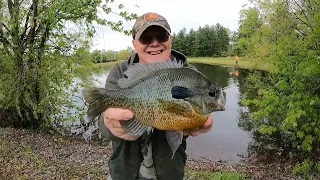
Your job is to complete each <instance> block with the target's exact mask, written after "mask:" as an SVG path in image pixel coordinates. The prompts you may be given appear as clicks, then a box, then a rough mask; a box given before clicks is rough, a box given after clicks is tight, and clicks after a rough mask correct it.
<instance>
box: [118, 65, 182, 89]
mask: <svg viewBox="0 0 320 180" xmlns="http://www.w3.org/2000/svg"><path fill="white" fill-rule="evenodd" d="M181 67H183V62H182V61H180V62H177V60H176V59H174V60H170V59H169V60H168V61H166V62H155V63H151V64H140V63H136V64H133V65H131V66H129V67H128V69H127V70H126V71H125V72H124V75H126V76H127V78H121V79H119V80H118V85H119V86H120V88H126V87H129V86H130V85H132V84H134V83H135V82H136V81H137V80H139V79H141V78H143V77H147V76H148V75H150V74H151V73H153V72H155V71H158V70H161V69H168V68H181Z"/></svg>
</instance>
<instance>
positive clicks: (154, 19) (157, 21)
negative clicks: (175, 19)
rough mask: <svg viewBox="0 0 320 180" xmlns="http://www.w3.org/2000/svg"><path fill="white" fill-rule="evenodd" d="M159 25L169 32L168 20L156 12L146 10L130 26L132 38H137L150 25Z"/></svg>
mask: <svg viewBox="0 0 320 180" xmlns="http://www.w3.org/2000/svg"><path fill="white" fill-rule="evenodd" d="M154 25H156V26H160V27H162V28H164V29H165V30H166V31H167V32H168V33H169V34H171V28H170V25H169V23H168V21H167V20H166V19H165V18H164V17H163V16H161V15H159V14H157V13H152V12H148V13H145V14H143V15H142V16H140V17H139V18H138V19H137V21H136V22H135V24H134V26H133V28H132V38H133V39H139V38H140V36H141V34H142V33H143V32H144V31H145V30H146V29H147V28H148V27H150V26H154Z"/></svg>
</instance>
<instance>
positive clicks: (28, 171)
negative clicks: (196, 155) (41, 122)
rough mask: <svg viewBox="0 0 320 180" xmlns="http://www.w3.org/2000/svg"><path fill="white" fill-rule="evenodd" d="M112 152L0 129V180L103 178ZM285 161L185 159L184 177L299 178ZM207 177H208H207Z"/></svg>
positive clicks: (100, 144) (103, 144)
mask: <svg viewBox="0 0 320 180" xmlns="http://www.w3.org/2000/svg"><path fill="white" fill-rule="evenodd" d="M111 153H112V149H111V147H110V146H109V145H108V142H107V141H101V140H94V141H92V142H90V143H86V142H85V141H84V140H83V139H82V138H81V137H64V136H61V135H59V134H55V133H51V134H50V133H41V132H38V131H36V130H27V129H14V128H0V163H1V167H0V179H8V178H9V179H16V178H23V177H25V178H26V179H29V178H30V179H34V178H37V179H38V178H45V179H50V178H53V177H54V178H59V179H71V178H76V179H79V178H81V179H82V178H86V179H88V178H90V179H91V178H93V179H104V178H106V176H107V173H108V164H107V162H108V160H109V157H110V155H111ZM291 167H292V165H290V163H289V162H282V161H275V162H273V163H262V162H258V161H257V159H247V160H245V161H243V162H240V163H235V164H232V165H230V164H228V163H224V162H221V161H211V160H200V159H193V158H188V160H187V163H186V171H187V172H186V174H189V179H192V178H191V177H194V176H195V175H194V173H195V174H198V175H199V174H201V173H204V175H203V176H201V177H209V174H206V173H211V174H212V173H218V174H219V173H225V172H229V173H236V174H239V175H240V174H246V175H247V176H249V177H251V178H252V179H299V177H298V176H294V175H293V174H292V172H291V171H290V168H291ZM210 177H211V176H210ZM200 179H202V178H200Z"/></svg>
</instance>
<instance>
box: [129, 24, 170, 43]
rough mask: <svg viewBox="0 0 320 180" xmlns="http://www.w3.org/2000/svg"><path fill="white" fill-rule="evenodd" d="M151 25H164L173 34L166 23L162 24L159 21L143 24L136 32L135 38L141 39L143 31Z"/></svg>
mask: <svg viewBox="0 0 320 180" xmlns="http://www.w3.org/2000/svg"><path fill="white" fill-rule="evenodd" d="M150 26H160V27H162V28H163V29H165V30H166V31H167V32H168V33H169V34H171V33H170V30H169V29H168V28H166V27H165V26H164V25H162V24H160V23H158V22H150V23H148V24H145V25H144V26H142V28H141V29H139V31H138V32H137V33H136V35H135V37H134V39H139V38H140V36H141V35H142V33H143V32H144V31H145V30H146V29H147V28H148V27H150Z"/></svg>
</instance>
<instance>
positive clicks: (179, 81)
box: [83, 60, 226, 157]
mask: <svg viewBox="0 0 320 180" xmlns="http://www.w3.org/2000/svg"><path fill="white" fill-rule="evenodd" d="M124 74H125V75H126V76H127V77H126V78H122V79H119V80H118V82H117V83H118V85H119V86H120V89H105V88H89V89H83V96H84V99H85V101H86V102H87V103H89V107H88V111H87V115H88V118H89V119H93V118H95V117H96V116H98V115H100V114H101V113H102V112H103V111H104V110H106V109H107V108H110V107H115V108H125V109H130V110H131V111H132V112H133V114H134V118H133V119H132V120H129V121H121V126H123V127H124V129H125V130H126V131H127V133H128V134H129V135H134V136H141V135H143V134H144V133H146V134H147V135H149V134H150V133H151V132H152V131H153V129H154V128H155V129H159V130H165V131H166V139H167V142H168V144H169V145H170V147H171V149H172V152H173V155H174V154H175V152H176V150H177V149H178V147H179V145H180V144H181V142H182V138H183V130H185V129H191V128H196V127H199V126H201V125H203V124H204V123H205V121H206V120H207V119H208V117H209V115H210V113H212V112H214V111H224V110H225V104H226V94H225V92H223V91H222V89H217V88H215V87H214V86H213V85H212V84H211V82H210V81H209V80H208V79H207V78H206V77H205V76H204V75H203V74H202V73H201V72H199V71H197V70H195V69H192V68H189V67H184V66H183V64H182V63H179V62H177V61H176V60H169V61H167V62H157V63H152V64H139V63H137V64H134V65H132V66H129V67H128V69H127V70H126V71H125V72H124ZM172 157H173V156H172Z"/></svg>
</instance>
